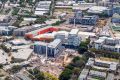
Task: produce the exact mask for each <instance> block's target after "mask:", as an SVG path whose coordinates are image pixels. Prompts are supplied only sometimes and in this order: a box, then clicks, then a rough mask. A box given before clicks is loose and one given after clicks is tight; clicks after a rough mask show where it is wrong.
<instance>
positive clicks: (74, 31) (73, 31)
mask: <svg viewBox="0 0 120 80" xmlns="http://www.w3.org/2000/svg"><path fill="white" fill-rule="evenodd" d="M78 31H79V29H72V30H71V31H70V33H69V34H78Z"/></svg>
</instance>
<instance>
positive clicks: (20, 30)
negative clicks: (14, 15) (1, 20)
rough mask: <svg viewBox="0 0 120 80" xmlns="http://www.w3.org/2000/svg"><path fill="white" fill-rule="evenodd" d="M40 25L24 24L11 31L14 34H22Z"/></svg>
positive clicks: (38, 27)
mask: <svg viewBox="0 0 120 80" xmlns="http://www.w3.org/2000/svg"><path fill="white" fill-rule="evenodd" d="M41 26H42V25H37V26H36V25H32V26H25V27H22V28H18V29H15V30H14V31H13V35H14V36H24V35H25V33H28V32H31V31H34V30H37V29H40V28H41Z"/></svg>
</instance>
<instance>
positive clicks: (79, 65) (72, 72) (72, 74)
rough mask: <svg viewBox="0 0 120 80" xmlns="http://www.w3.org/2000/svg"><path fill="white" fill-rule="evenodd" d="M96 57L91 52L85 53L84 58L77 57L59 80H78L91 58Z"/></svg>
mask: <svg viewBox="0 0 120 80" xmlns="http://www.w3.org/2000/svg"><path fill="white" fill-rule="evenodd" d="M93 56H94V55H93V54H91V53H90V52H85V53H84V54H83V56H82V57H79V56H76V57H74V59H73V60H72V62H71V63H70V64H69V65H68V66H66V67H65V69H64V71H63V72H62V73H61V75H60V76H59V80H69V79H72V80H73V79H74V80H77V79H78V76H79V75H80V72H81V71H82V69H83V68H84V66H85V64H86V62H87V60H88V59H89V57H93Z"/></svg>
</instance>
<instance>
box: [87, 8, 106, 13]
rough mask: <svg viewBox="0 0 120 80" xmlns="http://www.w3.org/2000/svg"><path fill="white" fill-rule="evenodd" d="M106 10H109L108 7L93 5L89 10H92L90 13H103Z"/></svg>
mask: <svg viewBox="0 0 120 80" xmlns="http://www.w3.org/2000/svg"><path fill="white" fill-rule="evenodd" d="M105 10H108V7H103V6H93V7H90V8H89V10H88V12H90V13H102V12H103V11H105Z"/></svg>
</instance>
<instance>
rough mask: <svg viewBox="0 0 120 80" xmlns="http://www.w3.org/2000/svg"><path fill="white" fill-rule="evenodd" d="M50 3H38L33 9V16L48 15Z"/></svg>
mask: <svg viewBox="0 0 120 80" xmlns="http://www.w3.org/2000/svg"><path fill="white" fill-rule="evenodd" d="M50 6H51V1H39V2H38V4H37V6H36V8H35V13H34V14H35V15H44V14H46V13H49V9H50Z"/></svg>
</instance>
